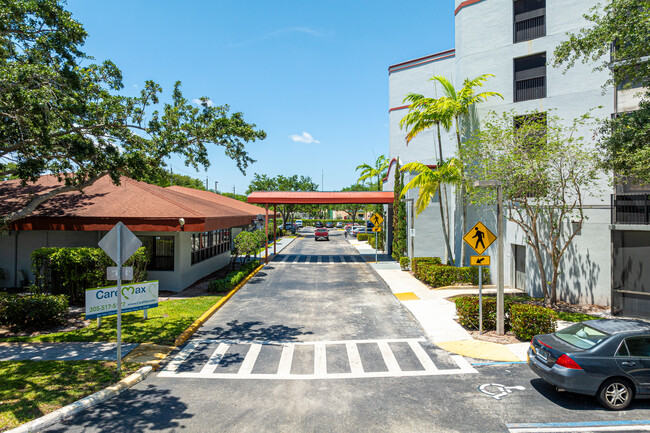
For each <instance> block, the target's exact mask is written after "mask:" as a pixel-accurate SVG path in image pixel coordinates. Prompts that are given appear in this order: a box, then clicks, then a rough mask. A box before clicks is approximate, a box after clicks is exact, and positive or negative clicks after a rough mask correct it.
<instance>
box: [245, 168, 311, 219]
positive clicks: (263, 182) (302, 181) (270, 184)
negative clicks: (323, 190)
mask: <svg viewBox="0 0 650 433" xmlns="http://www.w3.org/2000/svg"><path fill="white" fill-rule="evenodd" d="M317 190H318V185H317V184H316V183H314V181H313V180H312V179H311V177H309V176H298V175H297V174H294V175H293V176H284V175H282V174H280V175H278V176H276V177H270V176H268V175H266V174H259V173H255V175H254V176H253V180H252V181H251V183H250V185H248V189H247V190H246V194H247V195H248V194H250V193H252V192H253V191H317ZM277 209H278V212H280V215H282V221H285V222H286V221H291V220H292V214H293V213H295V212H298V211H300V209H301V206H300V205H295V204H286V205H279V206H278V208H277Z"/></svg>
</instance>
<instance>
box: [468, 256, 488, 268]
mask: <svg viewBox="0 0 650 433" xmlns="http://www.w3.org/2000/svg"><path fill="white" fill-rule="evenodd" d="M469 264H470V266H490V256H469Z"/></svg>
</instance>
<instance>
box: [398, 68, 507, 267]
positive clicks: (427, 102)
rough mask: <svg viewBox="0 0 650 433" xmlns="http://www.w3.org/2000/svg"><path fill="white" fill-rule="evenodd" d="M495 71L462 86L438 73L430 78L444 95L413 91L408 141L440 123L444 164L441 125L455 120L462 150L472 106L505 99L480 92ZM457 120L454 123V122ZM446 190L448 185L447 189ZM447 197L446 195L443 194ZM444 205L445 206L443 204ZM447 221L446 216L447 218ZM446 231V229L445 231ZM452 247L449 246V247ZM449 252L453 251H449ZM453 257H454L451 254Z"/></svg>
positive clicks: (406, 122) (464, 207)
mask: <svg viewBox="0 0 650 433" xmlns="http://www.w3.org/2000/svg"><path fill="white" fill-rule="evenodd" d="M493 76H494V75H492V74H483V75H479V76H478V77H476V78H473V79H471V80H470V79H469V78H466V79H465V81H463V85H462V87H461V88H460V89H456V88H455V87H454V85H453V83H452V82H451V81H450V80H449V79H447V78H446V77H444V76H442V75H436V76H433V77H431V78H430V80H431V81H434V82H435V83H436V85H440V87H441V88H442V96H441V97H439V98H424V97H423V96H422V95H418V94H409V95H408V96H407V97H406V99H405V100H408V101H410V102H411V105H410V106H409V113H408V114H407V115H406V117H405V118H404V119H402V121H401V122H400V125H401V126H403V127H407V128H411V131H410V132H409V134H408V135H407V140H409V141H410V140H411V139H412V138H414V137H415V136H417V134H419V133H420V132H422V131H424V130H426V129H429V128H430V127H431V126H434V125H436V126H437V127H438V146H439V152H440V155H439V161H440V163H439V165H442V160H443V154H442V145H441V141H440V125H442V126H443V127H445V128H446V129H449V128H450V127H451V124H452V123H453V125H454V127H455V132H456V144H457V146H458V150H459V151H460V149H461V145H462V140H461V127H462V122H463V121H465V123H466V124H467V125H469V123H470V122H469V118H468V117H469V112H470V109H471V108H472V107H473V106H474V105H476V104H478V103H480V102H483V101H486V100H487V99H488V98H491V97H499V98H501V99H503V96H502V95H501V94H500V93H498V92H490V91H487V92H480V93H477V92H476V88H478V87H483V85H484V84H485V82H486V81H487V80H488V78H490V77H493ZM452 119H453V122H452ZM465 129H466V131H465V132H466V133H468V134H469V133H471V131H469V130H468V129H469V127H467V128H465ZM443 190H444V188H443ZM465 195H466V192H465V187H464V186H461V193H460V200H461V202H462V203H461V207H462V214H463V215H462V231H463V233H466V232H467V200H466V198H465ZM443 198H444V197H443ZM443 207H444V205H443ZM443 223H444V217H443ZM443 232H444V230H443ZM448 249H450V248H449V246H448ZM448 254H449V253H448ZM460 255H461V259H460V264H461V266H465V244H464V243H461V253H460ZM450 257H452V256H451V255H450Z"/></svg>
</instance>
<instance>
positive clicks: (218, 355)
mask: <svg viewBox="0 0 650 433" xmlns="http://www.w3.org/2000/svg"><path fill="white" fill-rule="evenodd" d="M229 347H230V344H228V343H220V344H219V346H217V349H216V350H215V351H214V352H213V353H212V355H211V356H210V359H208V362H206V363H205V365H204V366H203V368H202V369H201V374H208V373H213V372H214V370H215V369H216V368H217V366H218V365H219V363H220V362H221V360H222V359H223V355H225V354H226V352H227V351H228V348H229Z"/></svg>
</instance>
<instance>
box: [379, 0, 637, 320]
mask: <svg viewBox="0 0 650 433" xmlns="http://www.w3.org/2000/svg"><path fill="white" fill-rule="evenodd" d="M595 4H597V1H595V0H564V1H560V0H514V1H513V0H465V1H461V0H456V3H455V6H456V8H455V45H456V46H455V48H454V49H450V50H448V51H443V52H440V53H436V54H432V55H428V56H425V57H421V58H418V59H414V60H410V61H406V62H401V63H398V64H395V65H392V66H390V67H389V70H388V72H389V104H390V106H389V117H390V124H389V127H390V151H389V154H390V157H391V159H393V158H399V159H400V161H401V163H402V164H404V163H407V162H411V161H421V162H423V163H425V164H430V165H433V164H435V163H436V162H437V157H436V148H437V144H436V141H435V140H436V135H437V134H436V131H435V130H433V129H432V130H429V131H426V132H424V133H421V134H419V135H418V136H417V137H416V138H415V139H413V140H412V141H411V142H410V143H408V145H407V143H406V140H405V136H406V133H407V131H406V130H403V129H400V126H399V121H400V119H402V118H403V117H404V115H405V114H406V113H407V112H408V106H407V105H406V103H405V102H403V100H404V97H405V96H406V95H407V94H408V93H409V92H415V93H420V94H423V95H425V96H427V97H439V96H441V89H440V88H436V87H435V84H434V82H433V81H429V78H430V77H432V76H433V75H444V76H445V77H447V78H448V79H450V80H451V81H452V82H453V83H454V84H455V86H456V87H457V88H458V87H460V86H461V85H462V83H463V80H464V79H465V78H474V77H477V76H479V75H481V74H493V75H494V77H493V78H490V79H489V80H488V81H487V83H486V85H485V87H483V88H481V89H480V91H484V90H490V91H496V92H499V93H501V94H502V95H503V99H500V98H490V99H489V100H488V101H487V102H483V103H481V104H479V105H477V106H476V117H477V121H478V122H480V120H481V119H482V118H484V116H485V115H486V114H487V113H488V112H490V111H495V112H497V113H502V112H509V111H513V112H514V113H525V112H530V111H533V110H539V111H542V112H551V113H552V114H553V115H555V116H559V117H560V118H561V119H563V121H565V122H567V123H570V122H571V121H572V120H573V119H574V118H576V117H578V116H580V115H582V114H585V113H586V112H587V111H589V110H592V111H591V115H592V116H595V117H597V118H608V117H609V116H612V115H615V114H616V113H617V112H621V111H628V110H633V109H636V108H637V107H638V101H637V100H636V99H635V97H634V96H633V93H634V92H631V91H629V90H628V91H620V90H618V89H616V88H614V87H613V86H612V87H609V88H603V87H602V86H603V84H604V83H605V82H606V81H607V78H608V75H607V71H603V72H594V71H593V66H594V65H590V64H583V63H577V64H576V65H575V66H574V67H572V68H571V69H569V70H568V71H567V72H566V73H564V71H563V69H561V68H554V67H552V66H551V65H550V63H549V60H550V59H551V58H552V54H553V51H554V49H555V47H556V46H557V45H558V44H559V43H560V42H561V41H563V40H565V39H566V38H567V36H566V34H567V32H576V31H578V30H579V29H580V28H582V27H584V26H586V25H587V22H586V21H585V19H584V18H583V14H584V13H586V12H587V11H588V10H589V8H591V7H592V6H594V5H595ZM581 132H583V133H584V136H585V137H588V139H591V137H593V133H592V131H589V130H584V131H581ZM442 136H443V157H444V158H449V157H452V156H454V155H455V152H456V140H455V136H454V132H453V131H450V132H446V131H443V132H442ZM611 177H612V175H611V174H610V173H603V175H602V181H601V182H600V184H601V185H600V186H601V188H599V190H597V191H591V194H590V195H589V197H588V199H587V200H586V201H585V203H584V208H585V211H586V214H587V216H588V219H587V220H586V222H585V224H584V226H583V228H582V230H581V231H580V233H579V235H578V236H576V238H575V239H574V241H573V243H572V244H571V247H570V248H569V250H568V251H567V253H566V254H565V256H564V260H563V262H562V265H561V278H560V280H561V281H560V283H559V285H558V297H559V299H560V300H565V301H568V302H574V303H587V304H600V305H610V304H613V305H614V306H615V307H616V308H615V310H616V311H617V312H618V311H621V312H623V313H624V314H630V315H644V314H646V315H650V303H648V304H643V305H644V306H642V307H640V306H639V305H641V304H640V303H639V300H643V299H648V301H649V302H650V231H648V230H649V229H650V226H648V225H647V224H648V212H647V208H646V211H645V216H644V218H645V219H643V215H641V217H642V219H643V221H640V222H641V223H640V224H637V225H629V224H627V225H622V224H620V223H621V222H627V221H621V220H620V219H621V216H623V212H622V210H624V209H623V208H621V207H620V206H619V207H618V209H619V212H618V213H617V212H612V203H613V202H614V196H613V195H612V193H613V192H614V191H613V189H612V187H611V186H610V182H609V181H610V178H611ZM392 179H393V176H392V175H389V176H388V180H387V182H386V183H385V185H384V188H385V190H389V189H392V187H393V185H392V182H393V180H392ZM406 180H408V176H407V179H406ZM617 192H619V193H620V192H626V191H617ZM416 193H417V192H416V191H410V192H409V194H410V196H411V197H415V194H416ZM449 194H450V198H449V200H450V203H456V205H455V206H452V208H451V209H450V212H451V215H450V221H451V230H450V232H451V238H452V239H451V242H452V243H453V247H452V248H453V250H454V255H455V256H456V258H457V259H458V258H459V256H460V250H461V242H462V236H463V234H464V233H462V225H461V216H460V215H461V212H460V211H459V209H460V208H459V207H458V205H457V202H456V201H455V200H454V194H453V190H449ZM648 197H650V196H649V195H644V196H643V197H634V198H635V199H640V198H643V200H645V201H644V203H648V200H647V198H648ZM435 200H437V198H436V199H435ZM617 200H618V202H619V203H622V201H621V200H623V198H622V197H620V196H618V198H617ZM625 203H631V204H636V202H634V203H632V202H630V201H626V202H625ZM621 206H622V205H621ZM626 209H628V211H629V212H632V213H635V212H637V211H638V210H639V207H638V206H637V207H634V208H633V209H632V210H629V209H631V208H626ZM636 216H639V215H637V214H635V216H629V215H625V217H626V218H627V219H628V220H630V219H631V220H633V219H634V218H635V217H636ZM617 218H618V219H617ZM479 220H481V221H483V222H485V223H486V224H487V225H488V227H492V228H496V216H495V213H494V212H493V211H492V210H491V209H478V208H472V207H470V209H469V211H468V221H467V227H468V228H471V227H472V226H473V225H474V223H475V222H476V221H479ZM567 224H570V221H567ZM504 227H505V246H506V248H505V260H504V264H505V274H506V275H505V284H506V285H509V286H512V287H518V288H521V289H525V290H526V292H528V293H529V294H531V295H535V296H540V295H541V284H542V282H541V281H540V277H539V272H538V270H537V264H536V261H535V258H534V256H533V254H532V252H531V251H530V249H529V248H528V247H527V246H526V242H525V240H524V238H523V234H522V233H521V232H520V230H518V229H517V227H516V225H515V224H514V223H510V222H506V223H505V224H504ZM414 244H415V245H414V254H415V256H439V257H444V256H445V247H444V241H443V236H442V231H441V224H440V213H439V210H438V204H437V203H436V202H435V201H434V202H432V203H431V205H430V206H429V207H428V208H427V210H426V211H425V212H424V213H423V214H421V215H420V216H419V217H418V218H417V219H416V220H415V236H414ZM470 253H471V250H469V252H468V255H469V254H470ZM495 254H496V253H493V254H492V255H493V256H494V255H495ZM457 262H458V260H457ZM492 266H493V267H495V266H496V260H493V261H492ZM492 271H493V275H495V271H496V268H495V269H492ZM635 292H648V294H647V295H644V294H643V293H641V294H639V293H635ZM644 311H645V312H647V313H644Z"/></svg>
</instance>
